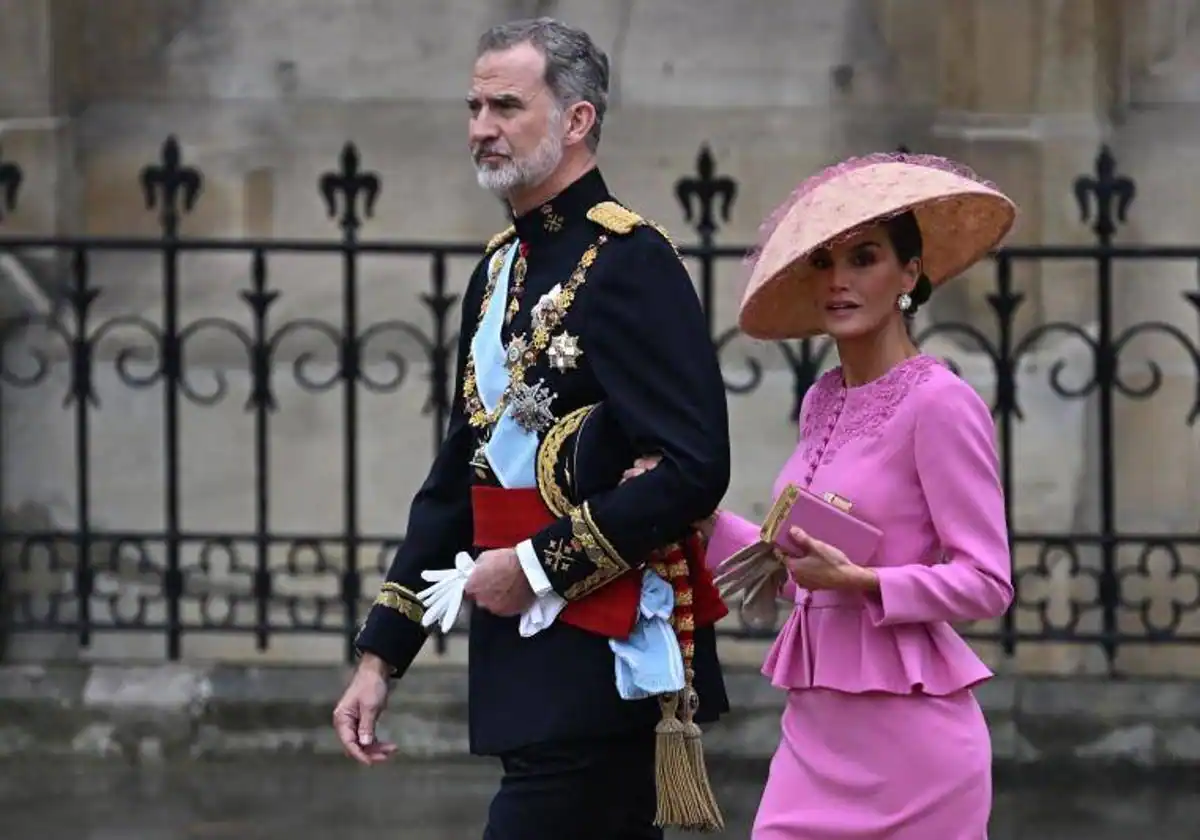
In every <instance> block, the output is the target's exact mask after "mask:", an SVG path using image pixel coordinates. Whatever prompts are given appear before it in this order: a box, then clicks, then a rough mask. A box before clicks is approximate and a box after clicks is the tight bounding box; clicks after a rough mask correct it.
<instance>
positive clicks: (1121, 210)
mask: <svg viewBox="0 0 1200 840" xmlns="http://www.w3.org/2000/svg"><path fill="white" fill-rule="evenodd" d="M1136 196H1137V185H1136V184H1134V182H1133V179H1132V178H1129V177H1128V176H1125V175H1118V174H1117V159H1116V158H1115V157H1113V153H1112V150H1111V149H1110V148H1109V147H1108V146H1107V145H1105V146H1101V147H1100V154H1098V155H1097V156H1096V169H1095V173H1094V174H1093V175H1082V176H1080V177H1078V178H1076V179H1075V201H1076V202H1078V204H1079V214H1080V217H1081V218H1082V219H1083V221H1085V222H1087V221H1091V220H1092V217H1093V213H1092V206H1091V205H1092V201H1091V200H1092V199H1095V202H1096V207H1095V214H1094V219H1095V221H1093V222H1092V230H1093V231H1094V232H1095V234H1096V238H1097V239H1098V240H1099V241H1100V244H1101V245H1108V244H1110V243H1111V242H1112V238H1113V234H1115V233H1116V232H1117V225H1118V224H1124V222H1125V214H1126V213H1127V212H1128V211H1129V207H1130V206H1131V205H1132V204H1133V199H1134V198H1135V197H1136Z"/></svg>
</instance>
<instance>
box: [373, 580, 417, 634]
mask: <svg viewBox="0 0 1200 840" xmlns="http://www.w3.org/2000/svg"><path fill="white" fill-rule="evenodd" d="M374 606H376V607H383V608H384V609H388V610H395V611H396V612H398V613H400V615H402V616H404V617H405V618H407V619H409V620H411V621H415V622H416V623H417V624H420V623H421V619H422V618H424V616H425V606H424V604H422V603H421V599H420V598H418V597H417V593H415V592H413V591H412V590H411V589H409V588H408V587H407V586H401V585H400V584H398V583H391V582H388V583H385V584H383V586H381V587H379V594H378V595H376V596H375V603H374Z"/></svg>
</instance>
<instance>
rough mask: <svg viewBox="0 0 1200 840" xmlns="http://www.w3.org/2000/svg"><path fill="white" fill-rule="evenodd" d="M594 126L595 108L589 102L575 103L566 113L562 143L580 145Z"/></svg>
mask: <svg viewBox="0 0 1200 840" xmlns="http://www.w3.org/2000/svg"><path fill="white" fill-rule="evenodd" d="M595 125H596V108H595V106H593V105H592V103H590V102H576V103H575V104H574V105H572V106H571V110H570V111H568V112H567V126H566V129H567V130H566V133H565V134H564V135H563V142H564V143H565V144H567V145H574V144H576V143H582V142H583V141H584V139H585V138H586V137H587V136H588V134H590V133H591V131H592V128H593V127H594V126H595Z"/></svg>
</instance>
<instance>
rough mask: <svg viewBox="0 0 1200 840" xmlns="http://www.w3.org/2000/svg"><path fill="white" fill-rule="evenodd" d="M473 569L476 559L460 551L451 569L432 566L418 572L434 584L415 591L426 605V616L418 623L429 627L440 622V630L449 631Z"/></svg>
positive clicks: (459, 607)
mask: <svg viewBox="0 0 1200 840" xmlns="http://www.w3.org/2000/svg"><path fill="white" fill-rule="evenodd" d="M473 571H475V561H474V560H472V559H471V555H469V554H467V553H466V552H465V551H460V552H459V553H458V554H457V555H456V556H455V558H454V568H453V569H433V570H430V571H425V572H421V578H422V579H424V580H427V581H429V582H430V583H432V584H433V586H430V587H427V588H425V589H422V590H421V591H420V592H418V593H417V597H418V598H420V599H421V603H422V604H423V605H424V607H425V615H424V616H423V617H422V618H421V624H422V625H423V626H425V627H432V626H433V625H434V624H436V623H437V622H438V621H441V629H442V633H449V632H450V630H451V629H453V627H454V622H455V621H457V620H458V613H459V610H460V609H462V602H463V590H464V589H465V588H466V586H467V578H469V577H470V576H471V572H473Z"/></svg>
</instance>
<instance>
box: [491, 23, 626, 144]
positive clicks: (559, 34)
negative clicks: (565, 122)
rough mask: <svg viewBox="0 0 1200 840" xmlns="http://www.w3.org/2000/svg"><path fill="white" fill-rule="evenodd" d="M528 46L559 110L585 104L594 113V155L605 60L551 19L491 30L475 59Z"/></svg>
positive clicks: (603, 105)
mask: <svg viewBox="0 0 1200 840" xmlns="http://www.w3.org/2000/svg"><path fill="white" fill-rule="evenodd" d="M521 44H530V45H532V46H533V47H534V48H535V49H536V50H537V51H538V52H540V53H541V54H542V55H543V56H544V57H545V59H546V77H545V81H546V86H547V87H549V88H550V92H551V93H553V94H554V99H555V101H556V102H557V103H558V106H559V107H560V108H564V109H565V108H568V107H570V106H571V105H574V104H575V103H576V102H588V103H591V106H592V107H593V108H595V109H596V123H595V125H593V126H592V130H591V131H590V132H589V133H588V136H587V138H586V143H587V147H588V148H589V149H590V150H591V151H593V152H594V151H596V148H597V146H599V145H600V128H601V126H602V125H603V123H604V114H605V112H606V111H607V110H608V56H607V55H605V54H604V51H603V50H601V49H600V48H599V47H597V46H596V44H595V43H594V42H593V41H592V38H591V36H590V35H588V34H587V33H586V32H584V31H583V30H582V29H576V28H575V27H573V26H568V25H567V24H565V23H563V22H562V21H559V20H555V19H554V18H548V17H540V18H534V19H532V20H517V21H512V22H511V23H501V24H498V25H497V26H493V27H492V28H491V29H489V30H488V31H487V32H485V33H483V35H482V36H480V38H479V46H478V49H477V51H476V54H477V55H483V54H484V53H489V52H496V51H499V50H507V49H511V48H513V47H516V46H519V45H521Z"/></svg>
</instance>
